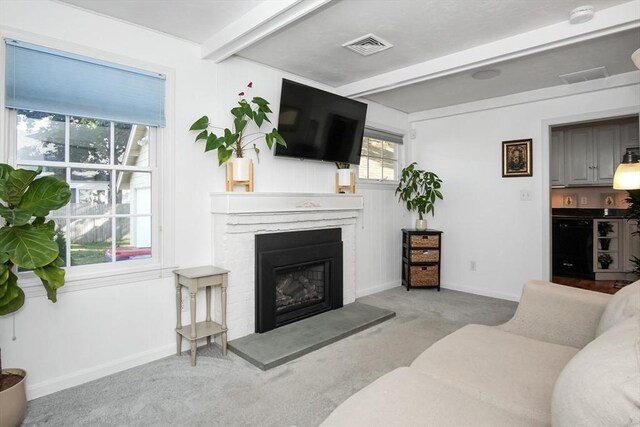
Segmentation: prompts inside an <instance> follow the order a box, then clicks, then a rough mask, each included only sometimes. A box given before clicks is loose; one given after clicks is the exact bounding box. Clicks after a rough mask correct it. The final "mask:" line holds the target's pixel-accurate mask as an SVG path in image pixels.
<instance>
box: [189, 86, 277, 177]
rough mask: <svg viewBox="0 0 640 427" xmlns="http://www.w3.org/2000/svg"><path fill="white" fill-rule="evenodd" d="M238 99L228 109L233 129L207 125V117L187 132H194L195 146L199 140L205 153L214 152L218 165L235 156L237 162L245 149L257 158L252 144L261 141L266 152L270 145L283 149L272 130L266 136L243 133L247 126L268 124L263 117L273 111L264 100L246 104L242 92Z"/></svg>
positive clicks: (256, 151)
mask: <svg viewBox="0 0 640 427" xmlns="http://www.w3.org/2000/svg"><path fill="white" fill-rule="evenodd" d="M252 87H253V83H252V82H249V84H248V85H247V91H248V90H249V89H251V88H252ZM238 96H239V97H240V99H239V100H238V105H237V106H236V107H234V108H232V109H231V115H232V116H233V128H224V129H223V128H218V127H216V126H213V125H212V124H211V121H210V120H209V117H207V116H202V117H200V118H199V119H198V120H196V121H195V122H194V123H193V124H192V125H191V128H190V129H189V130H190V131H195V132H198V135H197V136H196V142H197V141H201V140H202V141H205V147H204V151H205V152H208V151H212V150H218V164H220V165H222V164H223V163H225V162H226V161H227V160H229V159H230V158H231V156H232V155H235V156H236V157H237V158H242V157H244V154H245V149H247V148H251V149H253V150H254V151H255V153H256V156H259V154H260V149H259V148H258V146H257V145H256V144H255V141H257V140H259V139H261V138H263V137H264V140H265V142H266V143H267V147H269V150H271V147H273V143H274V142H275V143H277V144H280V145H282V146H283V147H286V146H287V143H286V142H285V140H284V138H282V136H281V135H280V133H278V130H277V129H276V128H275V127H274V128H273V129H272V130H271V131H269V132H261V131H258V132H253V133H248V134H247V133H246V131H247V129H248V128H247V126H248V125H249V124H250V123H255V125H256V126H257V128H258V129H260V128H261V127H262V125H263V124H264V122H267V123H271V120H269V117H268V116H267V114H269V113H272V112H273V111H271V108H269V102H267V101H266V100H265V99H264V98H260V97H259V96H255V97H253V98H252V99H251V100H250V101H247V99H246V97H245V96H246V94H245V92H240V93H239V94H238ZM209 128H212V129H219V130H220V131H221V133H219V134H216V133H214V132H211V131H209ZM250 146H251V147H250Z"/></svg>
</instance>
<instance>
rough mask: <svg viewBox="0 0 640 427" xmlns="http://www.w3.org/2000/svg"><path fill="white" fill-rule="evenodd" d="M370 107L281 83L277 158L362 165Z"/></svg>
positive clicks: (318, 91) (310, 89) (309, 88)
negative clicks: (282, 141)
mask: <svg viewBox="0 0 640 427" xmlns="http://www.w3.org/2000/svg"><path fill="white" fill-rule="evenodd" d="M366 116H367V104H365V103H363V102H358V101H354V100H353V99H349V98H345V97H343V96H339V95H335V94H333V93H329V92H325V91H323V90H320V89H316V88H312V87H309V86H306V85H303V84H300V83H296V82H292V81H290V80H286V79H282V96H281V98H280V114H279V116H278V132H280V134H281V135H282V137H283V138H284V140H285V141H286V142H287V147H286V148H285V147H282V146H281V145H276V151H275V155H276V156H285V157H295V158H299V159H313V160H324V161H328V162H345V163H351V164H354V165H357V164H359V163H360V151H361V150H362V135H363V133H364V124H365V119H366Z"/></svg>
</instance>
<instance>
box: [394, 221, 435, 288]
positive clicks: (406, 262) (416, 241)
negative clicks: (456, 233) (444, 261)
mask: <svg viewBox="0 0 640 427" xmlns="http://www.w3.org/2000/svg"><path fill="white" fill-rule="evenodd" d="M441 248H442V231H438V230H425V231H418V230H412V229H402V286H404V287H406V288H407V291H408V290H409V289H411V288H434V287H435V288H437V289H438V291H440V259H441V256H440V254H441Z"/></svg>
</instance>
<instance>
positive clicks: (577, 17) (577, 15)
mask: <svg viewBox="0 0 640 427" xmlns="http://www.w3.org/2000/svg"><path fill="white" fill-rule="evenodd" d="M593 13H594V12H593V6H578V7H576V8H575V9H573V10H572V11H571V12H570V13H569V23H570V24H572V25H573V24H582V23H583V22H587V21H591V20H592V19H593Z"/></svg>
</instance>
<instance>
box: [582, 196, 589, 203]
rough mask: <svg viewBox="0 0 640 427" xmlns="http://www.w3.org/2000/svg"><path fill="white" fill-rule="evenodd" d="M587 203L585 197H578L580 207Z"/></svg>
mask: <svg viewBox="0 0 640 427" xmlns="http://www.w3.org/2000/svg"><path fill="white" fill-rule="evenodd" d="M588 203H589V200H588V199H587V198H586V197H585V196H582V197H580V204H581V205H586V204H588Z"/></svg>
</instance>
